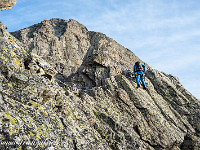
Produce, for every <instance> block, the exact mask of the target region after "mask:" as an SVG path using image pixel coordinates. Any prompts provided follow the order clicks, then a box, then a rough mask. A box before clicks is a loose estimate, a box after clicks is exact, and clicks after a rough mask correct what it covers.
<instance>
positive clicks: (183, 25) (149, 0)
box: [0, 0, 200, 99]
mask: <svg viewBox="0 0 200 150" xmlns="http://www.w3.org/2000/svg"><path fill="white" fill-rule="evenodd" d="M52 18H61V19H65V20H69V19H74V20H77V21H78V22H80V23H81V24H83V25H84V26H86V27H87V28H88V30H90V31H96V32H102V33H104V34H106V35H107V36H108V37H110V38H113V39H114V40H116V41H117V42H118V43H119V44H121V45H123V46H124V47H126V48H128V49H130V50H131V51H132V52H133V53H134V54H136V55H137V56H138V57H139V58H140V59H142V60H143V61H144V62H146V63H147V64H149V65H150V66H151V67H152V68H154V69H157V70H159V71H163V72H165V73H167V74H172V75H174V76H177V77H178V78H179V79H180V82H181V83H182V84H183V86H184V87H185V88H186V89H187V90H188V91H189V92H191V93H192V94H193V95H194V96H195V97H197V98H198V99H200V79H199V75H200V59H199V57H200V1H198V0H181V1H180V0H165V1H164V0H137V1H136V0H73V1H70V0H56V1H54V0H42V1H41V0H34V1H30V0H18V1H17V4H16V5H15V6H13V9H11V10H6V11H1V12H0V21H1V22H2V23H4V24H5V25H6V26H7V27H8V31H9V32H13V31H17V30H20V29H23V28H26V27H29V26H31V25H33V24H37V23H40V22H41V21H42V20H44V19H52Z"/></svg>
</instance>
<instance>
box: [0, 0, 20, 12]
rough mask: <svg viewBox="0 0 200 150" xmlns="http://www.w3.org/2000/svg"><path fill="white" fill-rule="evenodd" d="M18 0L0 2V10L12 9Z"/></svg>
mask: <svg viewBox="0 0 200 150" xmlns="http://www.w3.org/2000/svg"><path fill="white" fill-rule="evenodd" d="M16 2H17V0H1V1H0V10H6V9H11V8H12V6H13V5H15V4H16Z"/></svg>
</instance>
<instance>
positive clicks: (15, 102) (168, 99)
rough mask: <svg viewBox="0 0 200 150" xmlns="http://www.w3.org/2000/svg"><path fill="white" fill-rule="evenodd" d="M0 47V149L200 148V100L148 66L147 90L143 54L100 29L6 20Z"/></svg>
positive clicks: (58, 22) (175, 80)
mask: <svg viewBox="0 0 200 150" xmlns="http://www.w3.org/2000/svg"><path fill="white" fill-rule="evenodd" d="M13 35H14V36H13ZM17 39H18V40H17ZM0 51H1V54H0V61H1V65H0V70H1V72H0V82H1V83H0V103H1V107H0V119H1V121H0V123H1V125H0V126H1V128H0V129H1V132H0V142H1V143H0V146H1V149H17V148H18V149H38V150H40V149H69V150H71V149H74V150H77V149H84V150H91V149H93V150H97V149H99V150H105V149H113V150H133V149H138V150H144V149H149V150H180V149H183V150H184V149H185V150H187V149H200V125H199V122H200V108H199V106H200V102H199V100H198V99H196V98H195V97H194V96H192V95H191V94H190V93H189V92H188V91H187V90H186V89H184V87H183V86H182V85H181V83H180V82H179V80H178V78H177V77H174V76H172V75H168V74H165V73H163V72H159V71H158V70H155V69H152V68H151V67H149V66H148V65H147V64H146V66H147V68H148V70H147V72H146V77H145V82H146V83H147V86H148V88H147V90H144V89H142V88H136V82H135V79H134V77H133V76H132V67H133V65H134V63H135V62H136V61H138V60H140V59H139V58H138V57H137V56H136V55H135V54H133V53H132V52H131V51H130V50H128V49H126V48H124V47H123V46H121V45H119V44H118V43H117V42H115V41H114V40H113V39H111V38H109V37H107V36H106V35H104V34H102V33H97V32H91V31H88V30H87V28H86V27H84V26H83V25H81V24H80V23H78V22H77V21H75V20H70V21H66V20H62V19H51V20H44V21H42V22H41V23H39V24H36V25H33V26H31V27H29V28H26V29H23V30H20V31H17V32H14V33H12V35H11V34H10V33H8V32H7V31H6V30H5V26H4V25H3V24H1V26H0ZM140 61H141V60H140ZM6 142H7V143H6ZM8 142H13V144H11V143H8Z"/></svg>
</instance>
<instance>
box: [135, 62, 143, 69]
mask: <svg viewBox="0 0 200 150" xmlns="http://www.w3.org/2000/svg"><path fill="white" fill-rule="evenodd" d="M135 67H136V71H143V67H142V64H141V63H140V62H136V63H135Z"/></svg>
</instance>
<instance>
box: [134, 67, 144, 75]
mask: <svg viewBox="0 0 200 150" xmlns="http://www.w3.org/2000/svg"><path fill="white" fill-rule="evenodd" d="M142 67H143V71H142V72H145V65H143V64H142ZM133 72H134V75H136V72H137V71H136V66H135V65H134V67H133ZM140 72H141V71H140Z"/></svg>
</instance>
